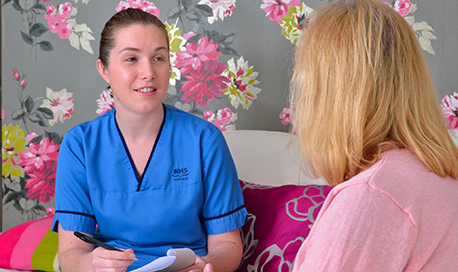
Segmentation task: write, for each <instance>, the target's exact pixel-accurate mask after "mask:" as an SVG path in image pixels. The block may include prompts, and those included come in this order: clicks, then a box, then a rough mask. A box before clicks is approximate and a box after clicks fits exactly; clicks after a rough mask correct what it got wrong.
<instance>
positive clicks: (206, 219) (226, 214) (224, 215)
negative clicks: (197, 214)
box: [202, 205, 245, 221]
mask: <svg viewBox="0 0 458 272" xmlns="http://www.w3.org/2000/svg"><path fill="white" fill-rule="evenodd" d="M243 208H245V205H242V206H240V207H238V208H237V209H235V210H233V211H231V212H228V213H225V214H222V215H218V216H215V217H208V218H205V217H203V218H202V219H203V220H205V221H210V220H215V219H219V218H223V217H226V216H228V215H231V214H233V213H236V212H238V211H240V210H241V209H243Z"/></svg>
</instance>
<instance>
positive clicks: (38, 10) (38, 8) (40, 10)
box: [31, 3, 48, 14]
mask: <svg viewBox="0 0 458 272" xmlns="http://www.w3.org/2000/svg"><path fill="white" fill-rule="evenodd" d="M31 10H32V11H33V12H35V14H47V13H48V12H47V11H46V7H45V6H43V5H42V4H40V3H36V4H35V5H34V6H33V7H32V8H31Z"/></svg>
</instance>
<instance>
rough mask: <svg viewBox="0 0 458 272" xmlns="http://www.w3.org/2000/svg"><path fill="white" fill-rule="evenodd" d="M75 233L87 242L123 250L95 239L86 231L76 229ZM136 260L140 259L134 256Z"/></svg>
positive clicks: (105, 247) (110, 248) (109, 248)
mask: <svg viewBox="0 0 458 272" xmlns="http://www.w3.org/2000/svg"><path fill="white" fill-rule="evenodd" d="M73 234H75V236H76V237H78V238H80V239H81V240H83V241H84V242H86V243H90V244H93V245H97V246H100V247H103V248H104V249H108V250H114V251H123V250H121V249H119V248H116V247H114V246H110V245H108V244H105V243H104V242H101V241H99V240H97V239H95V238H93V237H91V236H87V235H86V234H84V233H81V232H78V231H75V232H73ZM134 261H138V259H137V258H134Z"/></svg>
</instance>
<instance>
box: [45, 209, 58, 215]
mask: <svg viewBox="0 0 458 272" xmlns="http://www.w3.org/2000/svg"><path fill="white" fill-rule="evenodd" d="M46 213H47V214H48V216H51V215H54V214H55V213H56V209H55V208H54V207H47V208H46Z"/></svg>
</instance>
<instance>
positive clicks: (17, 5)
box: [13, 0, 22, 11]
mask: <svg viewBox="0 0 458 272" xmlns="http://www.w3.org/2000/svg"><path fill="white" fill-rule="evenodd" d="M13 8H14V9H15V10H17V11H22V8H21V6H19V0H14V1H13Z"/></svg>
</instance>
